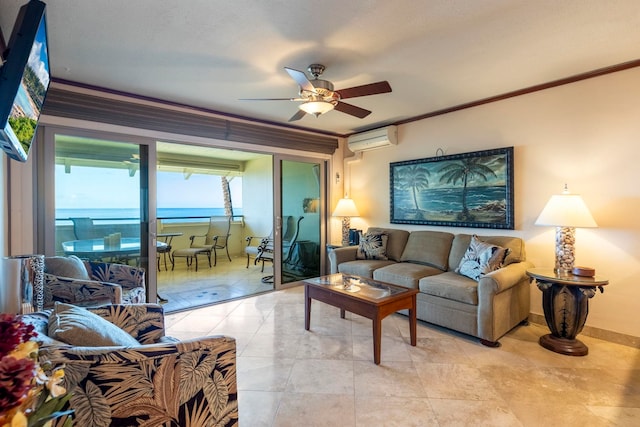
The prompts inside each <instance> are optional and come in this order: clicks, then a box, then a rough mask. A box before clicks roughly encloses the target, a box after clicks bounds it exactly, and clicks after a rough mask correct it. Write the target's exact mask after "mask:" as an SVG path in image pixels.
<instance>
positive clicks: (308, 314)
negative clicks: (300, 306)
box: [304, 285, 311, 331]
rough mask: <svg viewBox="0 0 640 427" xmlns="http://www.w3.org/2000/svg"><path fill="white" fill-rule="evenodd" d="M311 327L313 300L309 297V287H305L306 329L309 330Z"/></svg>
mask: <svg viewBox="0 0 640 427" xmlns="http://www.w3.org/2000/svg"><path fill="white" fill-rule="evenodd" d="M310 325H311V298H310V297H309V286H307V285H305V287H304V329H305V330H307V331H308V330H309V327H310Z"/></svg>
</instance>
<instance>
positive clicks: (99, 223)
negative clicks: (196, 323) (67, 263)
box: [39, 128, 156, 302]
mask: <svg viewBox="0 0 640 427" xmlns="http://www.w3.org/2000/svg"><path fill="white" fill-rule="evenodd" d="M45 139H46V141H45V145H44V151H45V153H44V156H43V157H44V165H46V167H45V168H46V170H45V172H44V176H48V177H51V178H53V179H52V180H50V181H49V180H47V181H46V182H45V183H42V185H43V186H44V187H45V194H48V195H49V197H47V199H46V200H47V202H46V203H45V211H46V212H45V218H48V220H46V223H47V224H49V225H50V224H53V225H54V226H53V228H51V227H50V226H49V227H45V236H44V237H43V241H42V242H41V243H42V244H41V247H44V248H45V251H44V252H45V253H46V254H47V255H49V256H51V255H59V256H62V255H64V256H69V255H76V256H78V257H79V258H81V259H84V260H94V261H104V262H118V263H122V264H128V265H132V266H134V265H135V266H139V267H143V268H145V269H146V271H147V272H148V274H147V276H148V277H147V279H148V280H147V281H148V283H153V284H154V285H153V286H152V287H151V288H148V289H147V297H148V298H149V300H150V301H152V302H155V293H156V292H155V268H153V267H155V257H156V254H155V250H156V248H155V239H154V237H155V235H154V233H155V227H151V228H150V224H151V225H153V224H154V221H155V214H153V215H150V214H149V212H154V211H155V209H154V210H150V209H149V203H150V201H149V200H148V195H149V194H150V191H149V188H150V185H149V181H150V178H149V173H148V170H149V168H148V164H149V145H148V144H140V141H134V140H133V139H131V140H129V141H127V140H126V139H125V138H124V137H123V136H113V135H111V136H109V135H105V134H101V133H91V132H81V131H73V132H70V131H66V130H62V129H53V128H50V129H47V130H46V131H45ZM150 243H151V244H150ZM39 245H40V243H39ZM150 259H152V260H153V262H150ZM149 266H151V267H152V268H151V269H149Z"/></svg>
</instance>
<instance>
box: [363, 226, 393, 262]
mask: <svg viewBox="0 0 640 427" xmlns="http://www.w3.org/2000/svg"><path fill="white" fill-rule="evenodd" d="M388 239H389V236H387V233H373V232H368V233H365V234H362V233H360V244H359V245H358V251H357V252H356V259H379V260H387V259H389V258H387V240H388Z"/></svg>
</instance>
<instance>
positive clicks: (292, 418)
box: [247, 393, 355, 427]
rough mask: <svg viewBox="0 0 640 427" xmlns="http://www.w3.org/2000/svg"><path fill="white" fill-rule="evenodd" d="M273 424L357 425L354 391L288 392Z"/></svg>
mask: <svg viewBox="0 0 640 427" xmlns="http://www.w3.org/2000/svg"><path fill="white" fill-rule="evenodd" d="M247 425H248V426H252V425H251V424H247ZM273 425H274V426H275V427H302V426H304V427H328V426H353V425H355V408H354V397H353V394H351V393H350V394H344V395H340V394H329V395H327V394H311V393H305V394H301V393H285V394H284V395H283V396H282V399H281V402H280V407H279V408H278V413H277V414H276V419H275V422H274V424H273Z"/></svg>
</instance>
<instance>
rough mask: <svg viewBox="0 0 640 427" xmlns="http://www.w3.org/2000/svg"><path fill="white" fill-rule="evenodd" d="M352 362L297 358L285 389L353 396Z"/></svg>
mask: <svg viewBox="0 0 640 427" xmlns="http://www.w3.org/2000/svg"><path fill="white" fill-rule="evenodd" d="M353 364H354V362H352V361H350V360H323V359H298V360H296V361H295V363H294V365H293V368H292V369H291V376H290V377H289V383H288V384H287V389H286V391H287V393H315V394H349V395H351V396H353V382H354V381H353Z"/></svg>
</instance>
